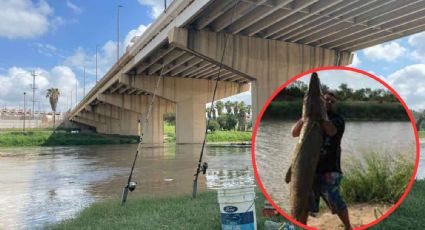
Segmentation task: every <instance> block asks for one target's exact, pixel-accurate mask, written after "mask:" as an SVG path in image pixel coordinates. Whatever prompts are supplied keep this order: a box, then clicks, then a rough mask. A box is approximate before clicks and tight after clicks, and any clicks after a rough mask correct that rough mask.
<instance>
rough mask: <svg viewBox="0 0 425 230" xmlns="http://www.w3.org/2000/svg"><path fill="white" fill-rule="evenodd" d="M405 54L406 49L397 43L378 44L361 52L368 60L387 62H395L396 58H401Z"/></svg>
mask: <svg viewBox="0 0 425 230" xmlns="http://www.w3.org/2000/svg"><path fill="white" fill-rule="evenodd" d="M405 52H406V48H404V47H403V46H401V45H400V44H398V43H397V42H389V43H384V44H379V45H376V46H372V47H369V48H366V49H364V50H363V54H364V55H365V57H366V58H367V59H369V60H372V61H379V60H384V61H388V62H392V61H395V60H396V59H397V58H399V57H401V56H403V55H404V54H405Z"/></svg>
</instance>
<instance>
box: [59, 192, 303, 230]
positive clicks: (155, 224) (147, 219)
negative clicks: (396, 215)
mask: <svg viewBox="0 0 425 230" xmlns="http://www.w3.org/2000/svg"><path fill="white" fill-rule="evenodd" d="M264 199H265V198H264V196H263V195H262V194H261V193H258V194H257V199H256V201H255V207H256V213H257V223H258V227H259V228H258V229H264V227H263V226H264V221H265V220H266V218H263V217H262V216H261V209H262V207H263V206H264ZM273 219H274V220H275V221H284V219H283V218H282V217H280V216H278V217H273ZM51 228H52V229H220V210H219V206H218V203H217V193H216V192H205V193H200V194H199V195H198V197H197V198H196V199H194V200H193V199H191V197H190V196H183V197H169V198H136V199H131V200H129V201H128V202H127V204H126V205H125V207H121V206H120V205H119V201H118V200H109V201H104V202H100V203H95V204H93V205H91V206H90V207H89V208H87V209H85V210H83V211H82V212H81V213H80V214H79V215H78V216H77V217H76V218H75V219H70V220H66V221H63V222H61V223H59V224H57V225H54V226H52V227H51ZM297 229H298V228H297Z"/></svg>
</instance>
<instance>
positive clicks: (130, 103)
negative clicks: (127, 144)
mask: <svg viewBox="0 0 425 230" xmlns="http://www.w3.org/2000/svg"><path fill="white" fill-rule="evenodd" d="M97 99H98V100H99V101H101V102H103V104H99V105H97V107H95V108H94V111H97V112H99V113H107V114H108V113H109V112H110V113H111V116H112V117H119V120H120V122H119V128H120V130H116V131H114V133H118V134H121V135H138V132H137V131H138V120H139V119H140V122H141V125H142V126H143V125H144V124H143V123H144V119H145V118H146V116H147V113H148V108H149V104H150V102H151V100H152V97H151V96H137V95H125V94H123V95H120V94H100V95H99V96H98V97H97ZM172 104H173V103H172V102H169V101H167V100H165V99H162V98H156V100H155V102H154V104H153V105H152V110H151V114H150V117H149V120H148V122H147V124H146V127H142V131H143V143H145V144H148V145H157V144H163V143H164V121H163V119H164V113H166V112H170V111H173V107H174V106H173V105H172Z"/></svg>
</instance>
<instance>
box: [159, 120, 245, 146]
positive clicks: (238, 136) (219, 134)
mask: <svg viewBox="0 0 425 230" xmlns="http://www.w3.org/2000/svg"><path fill="white" fill-rule="evenodd" d="M175 130H176V127H175V126H174V125H170V124H168V123H164V140H165V142H167V143H170V142H175V141H176V131H175ZM251 137H252V131H245V132H243V131H215V132H210V133H208V135H207V142H210V143H223V144H226V143H235V142H236V143H244V142H250V141H251Z"/></svg>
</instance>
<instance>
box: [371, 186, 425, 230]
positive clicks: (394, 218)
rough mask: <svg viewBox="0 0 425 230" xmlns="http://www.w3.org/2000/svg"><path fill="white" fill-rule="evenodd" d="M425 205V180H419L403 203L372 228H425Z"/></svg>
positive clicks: (378, 229)
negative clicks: (424, 208)
mask: <svg viewBox="0 0 425 230" xmlns="http://www.w3.org/2000/svg"><path fill="white" fill-rule="evenodd" d="M423 207H425V181H424V180H417V181H415V183H414V184H413V185H412V189H411V190H410V193H409V194H408V195H407V197H406V199H405V200H404V201H403V203H401V205H400V206H399V207H398V208H397V209H396V210H395V211H394V212H393V213H392V214H391V215H390V216H388V217H387V218H386V219H384V220H383V221H381V222H380V223H379V224H377V225H375V226H374V227H372V228H371V229H376V230H384V229H385V230H387V229H390V230H392V229H394V230H396V229H423V226H425V219H424V218H423V217H424V210H423Z"/></svg>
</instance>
